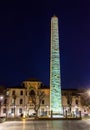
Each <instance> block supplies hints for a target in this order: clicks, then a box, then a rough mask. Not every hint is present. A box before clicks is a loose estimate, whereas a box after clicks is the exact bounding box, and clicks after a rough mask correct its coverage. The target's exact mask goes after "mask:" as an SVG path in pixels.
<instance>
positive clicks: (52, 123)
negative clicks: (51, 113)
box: [0, 119, 90, 130]
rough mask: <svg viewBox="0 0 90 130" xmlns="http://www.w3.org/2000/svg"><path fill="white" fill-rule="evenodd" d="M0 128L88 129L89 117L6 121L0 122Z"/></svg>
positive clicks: (10, 129)
mask: <svg viewBox="0 0 90 130" xmlns="http://www.w3.org/2000/svg"><path fill="white" fill-rule="evenodd" d="M0 130H90V119H87V120H86V119H83V120H49V121H48V120H42V121H40V120H39V121H26V120H22V121H6V122H3V123H0Z"/></svg>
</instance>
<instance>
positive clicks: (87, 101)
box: [80, 89, 90, 107]
mask: <svg viewBox="0 0 90 130" xmlns="http://www.w3.org/2000/svg"><path fill="white" fill-rule="evenodd" d="M80 95H81V104H82V106H87V107H90V90H89V89H84V90H83V92H82V93H81V94H80Z"/></svg>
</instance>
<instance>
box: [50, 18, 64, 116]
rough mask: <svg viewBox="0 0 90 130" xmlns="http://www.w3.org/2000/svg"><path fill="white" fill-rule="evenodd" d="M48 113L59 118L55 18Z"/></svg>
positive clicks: (52, 22)
mask: <svg viewBox="0 0 90 130" xmlns="http://www.w3.org/2000/svg"><path fill="white" fill-rule="evenodd" d="M50 111H51V112H52V116H53V117H60V115H61V114H62V100H61V75H60V51H59V28H58V18H57V17H56V16H53V17H52V18H51V43H50Z"/></svg>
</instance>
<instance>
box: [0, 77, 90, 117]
mask: <svg viewBox="0 0 90 130" xmlns="http://www.w3.org/2000/svg"><path fill="white" fill-rule="evenodd" d="M37 89H40V90H42V91H44V93H45V98H44V99H43V100H42V102H41V105H40V109H39V112H38V115H39V116H50V89H49V87H47V86H45V85H44V84H43V83H42V82H40V81H38V80H35V79H29V80H25V81H23V82H22V85H21V86H16V87H9V88H8V89H7V94H6V96H4V100H3V101H2V102H0V104H1V109H0V111H1V115H0V116H7V117H13V116H21V114H23V115H25V116H30V115H32V114H33V113H35V111H34V109H33V104H32V102H31V100H30V92H31V91H32V90H33V91H35V92H36V91H37ZM62 107H63V114H64V116H65V115H66V112H67V114H68V115H70V114H72V115H74V116H75V115H78V113H79V111H81V113H82V115H84V114H90V109H89V108H88V107H85V106H82V105H81V96H80V94H79V90H76V89H69V90H65V89H63V90H62ZM14 114H15V115H14Z"/></svg>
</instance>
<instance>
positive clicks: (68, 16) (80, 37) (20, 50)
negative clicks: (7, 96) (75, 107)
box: [0, 0, 90, 88]
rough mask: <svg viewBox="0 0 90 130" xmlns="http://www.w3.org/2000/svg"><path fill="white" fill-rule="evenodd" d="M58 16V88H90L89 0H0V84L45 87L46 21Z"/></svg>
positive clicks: (48, 40) (47, 76)
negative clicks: (35, 81)
mask: <svg viewBox="0 0 90 130" xmlns="http://www.w3.org/2000/svg"><path fill="white" fill-rule="evenodd" d="M54 14H55V15H56V16H57V17H58V18H59V36H60V54H61V79H62V88H80V87H82V86H84V87H90V0H42V1H41V0H36V1H35V0H29V2H26V1H24V2H23V1H21V2H20V1H18V2H15V3H14V1H12V3H9V1H7V3H5V1H4V3H0V85H5V86H15V85H20V83H21V82H22V81H23V80H26V79H28V78H37V79H39V80H40V81H42V82H43V83H44V84H46V85H48V86H49V70H50V69H49V68H50V67H49V64H50V63H49V60H50V56H49V55H50V52H49V50H50V20H51V17H52V16H53V15H54Z"/></svg>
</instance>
